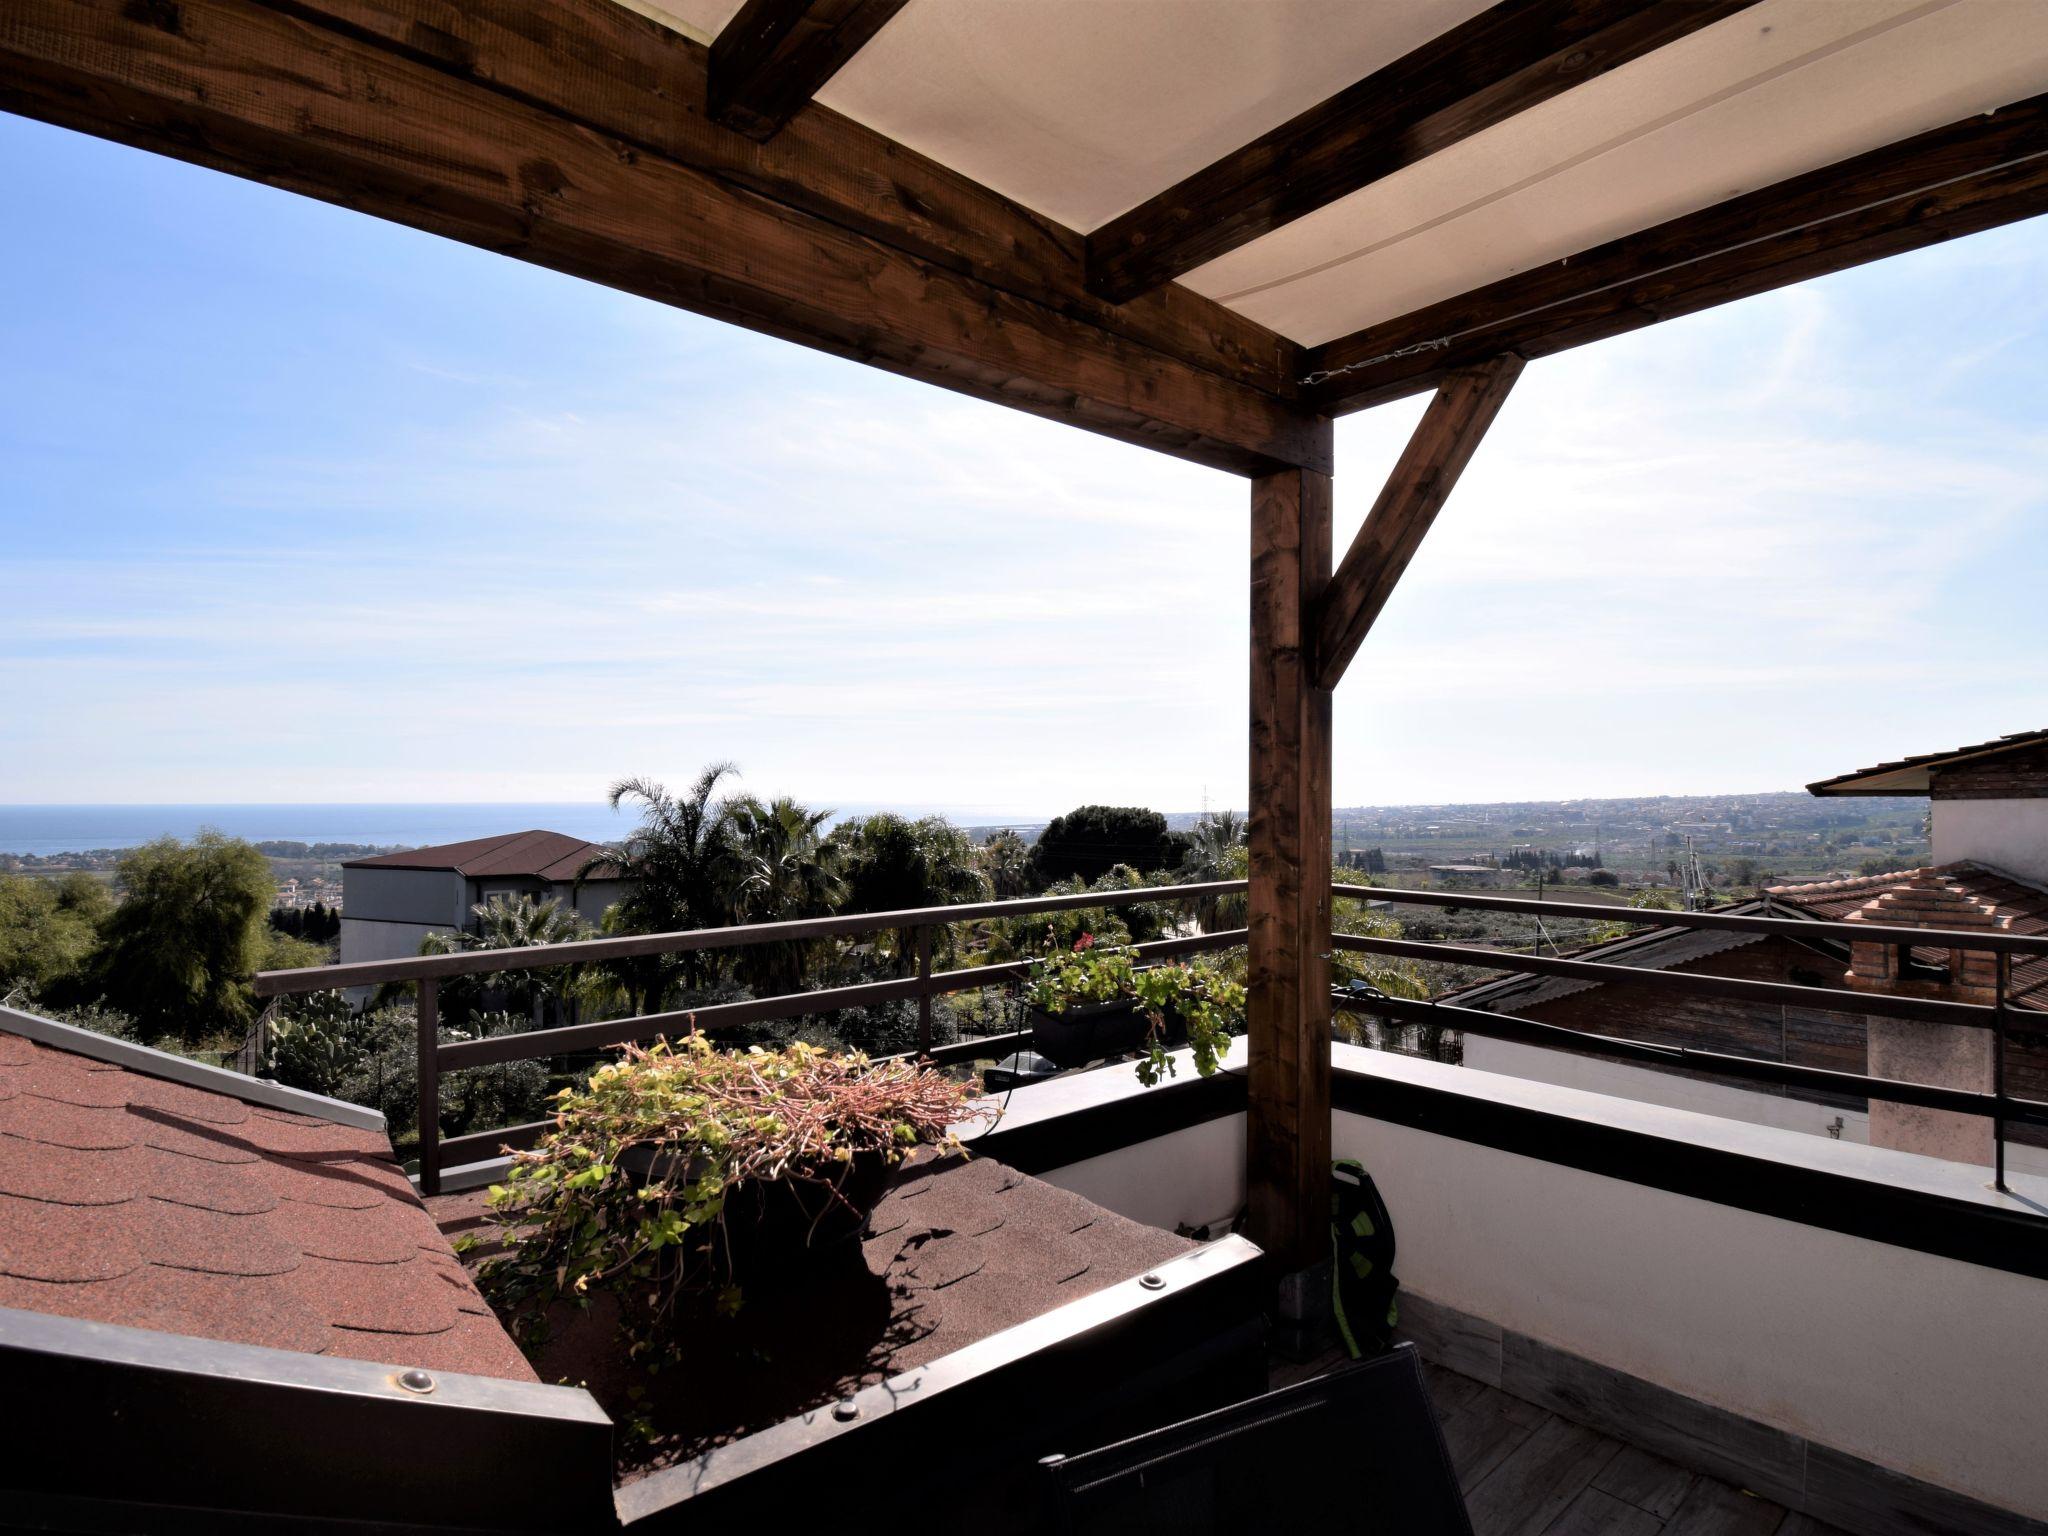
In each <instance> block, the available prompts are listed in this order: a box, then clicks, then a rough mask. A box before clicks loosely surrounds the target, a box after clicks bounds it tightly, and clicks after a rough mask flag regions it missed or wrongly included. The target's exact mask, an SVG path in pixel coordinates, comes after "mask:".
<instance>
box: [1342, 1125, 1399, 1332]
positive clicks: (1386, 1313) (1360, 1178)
mask: <svg viewBox="0 0 2048 1536" xmlns="http://www.w3.org/2000/svg"><path fill="white" fill-rule="evenodd" d="M1400 1288H1401V1282H1400V1281H1398V1280H1396V1279H1395V1278H1394V1218H1393V1217H1392V1216H1390V1215H1388V1214H1387V1202H1386V1201H1384V1200H1382V1199H1381V1198H1380V1192H1379V1189H1378V1188H1377V1187H1376V1186H1375V1185H1374V1184H1373V1181H1372V1175H1371V1174H1369V1173H1367V1172H1366V1171H1365V1165H1364V1164H1363V1163H1360V1162H1355V1161H1353V1160H1351V1159H1349V1158H1345V1159H1341V1160H1339V1161H1337V1162H1335V1163H1332V1164H1331V1165H1330V1306H1331V1310H1332V1311H1333V1312H1334V1313H1335V1314H1336V1318H1337V1332H1338V1333H1339V1334H1341V1335H1342V1336H1343V1339H1344V1347H1345V1348H1346V1349H1348V1350H1350V1351H1351V1358H1352V1359H1354V1360H1360V1359H1363V1358H1364V1357H1365V1356H1367V1355H1381V1354H1385V1353H1386V1352H1387V1351H1388V1350H1389V1349H1391V1348H1392V1347H1393V1343H1394V1328H1395V1326H1396V1325H1397V1324H1398V1323H1399V1322H1400V1320H1401V1303H1400V1302H1399V1301H1398V1300H1396V1299H1395V1295H1394V1293H1395V1292H1396V1291H1398V1290H1400Z"/></svg>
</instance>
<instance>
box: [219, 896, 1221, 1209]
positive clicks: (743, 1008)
mask: <svg viewBox="0 0 2048 1536" xmlns="http://www.w3.org/2000/svg"><path fill="white" fill-rule="evenodd" d="M1247 888H1248V883H1247V882H1246V881H1243V880H1209V881H1200V882H1193V883H1190V884H1187V885H1160V886H1141V887H1138V888H1136V889H1132V890H1125V891H1080V892H1075V893H1073V894H1069V895H1059V896H1022V897H1016V898H1012V899H1009V900H1004V901H982V902H965V903H961V904H959V905H956V906H941V907H913V908H906V909H901V910H897V911H891V912H843V913H837V914H835V915H833V916H831V917H815V918H799V919H795V920H793V921H789V922H781V923H750V924H743V925H738V926H733V927H726V928H692V929H686V930H683V931H679V932H675V933H650V934H633V935H630V936H623V937H619V938H608V939H581V940H576V941H574V942H572V943H567V944H534V945H529V946H526V947H523V948H516V949H472V950H462V951H459V952H457V953H454V954H448V955H414V956H407V957H405V958H403V959H397V960H372V961H363V962H359V963H356V964H351V965H327V966H314V967H306V968H300V969H295V970H285V971H265V972H262V973H260V974H259V975H258V976H257V977H256V978H255V982H254V986H255V991H256V995H257V996H259V997H267V998H278V997H289V996H293V995H296V994H303V993H307V992H331V991H337V990H340V989H342V988H347V987H364V986H390V985H403V984H407V983H410V984H411V985H413V986H414V987H415V988H416V989H417V999H418V1011H419V1025H418V1028H419V1164H420V1189H421V1191H422V1192H423V1193H425V1194H429V1195H434V1194H439V1193H440V1191H441V1178H442V1175H443V1173H445V1172H446V1171H447V1170H448V1169H449V1168H453V1167H460V1166H462V1165H463V1162H464V1161H467V1160H476V1161H481V1160H483V1159H485V1158H488V1157H489V1156H490V1155H492V1154H493V1153H494V1152H496V1151H497V1149H499V1148H500V1147H520V1146H531V1145H532V1144H533V1143H534V1142H535V1141H537V1140H538V1139H539V1138H540V1136H541V1135H542V1134H543V1133H544V1132H545V1131H546V1130H547V1128H548V1126H549V1125H550V1124H551V1123H552V1122H550V1121H544V1120H543V1121H533V1122H529V1123H527V1124H525V1125H515V1126H506V1127H503V1128H501V1129H499V1130H493V1131H477V1132H471V1133H467V1134H464V1135H461V1136H452V1137H448V1138H445V1139H444V1138H443V1137H442V1136H441V1129H440V1107H441V1074H442V1073H443V1072H444V1071H453V1070H456V1069H458V1068H462V1067H480V1066H488V1065H494V1064H498V1063H503V1062H510V1061H534V1060H539V1059H543V1058H547V1057H556V1056H567V1055H571V1054H574V1053H576V1052H581V1051H589V1050H599V1049H603V1048H605V1047H608V1046H618V1045H628V1044H634V1043H638V1042H641V1041H645V1040H651V1039H653V1038H655V1037H656V1036H658V1035H664V1034H670V1033H676V1032H680V1031H685V1030H690V1029H698V1030H702V1031H704V1032H705V1033H706V1034H717V1033H719V1032H721V1031H724V1030H731V1029H735V1028H738V1027H740V1026H742V1025H746V1024H757V1023H766V1022H769V1021H772V1020H776V1019H788V1018H799V1017H803V1016H805V1015H809V1014H818V1013H831V1012H834V1011H836V1010H838V1009H841V1008H861V1007H868V1006H871V1005H873V1004H876V1003H884V1002H896V1001H903V1000H908V999H915V1000H916V1001H917V1003H918V1046H917V1049H916V1050H915V1051H908V1052H904V1053H902V1054H903V1055H905V1056H916V1057H919V1058H924V1059H929V1060H931V1061H933V1062H934V1063H936V1064H939V1065H946V1064H949V1063H953V1062H958V1061H971V1060H974V1059H977V1058H979V1057H982V1056H988V1055H996V1056H1003V1055H1008V1054H1010V1053H1011V1052H1013V1051H1016V1050H1020V1049H1022V1048H1023V1047H1025V1046H1027V1045H1029V1044H1030V1043H1031V1034H1030V1032H1029V1031H1028V1030H1023V1031H1010V1032H1007V1033H1004V1034H1000V1035H990V1036H983V1037H980V1038H976V1039H970V1040H961V1041H957V1042H953V1043H949V1044H945V1045H939V1044H935V1043H934V1042H933V1039H932V1001H933V999H935V998H938V997H943V996H946V995H948V994H951V993H956V992H967V991H973V990H977V989H979V988H982V987H988V986H995V985H999V984H1001V983H1004V982H1009V981H1016V980H1019V979H1021V978H1022V977H1023V976H1024V975H1025V974H1026V972H1027V970H1028V968H1029V962H1028V961H1014V962H999V963H997V964H994V965H986V966H970V967H966V968H963V969H960V970H952V971H934V970H933V969H932V943H931V936H932V931H933V930H934V929H937V928H951V927H954V926H956V925H959V924H962V923H974V922H984V921H989V920H992V919H1001V918H1017V917H1033V916H1037V915H1039V914H1041V913H1053V912H1091V911H1095V910H1097V909H1102V908H1113V907H1130V906H1144V905H1152V904H1168V903H1171V904H1175V905H1179V904H1183V903H1188V902H1193V901H1199V900H1202V899H1205V898H1208V897H1213V896H1231V895H1237V894H1240V893H1242V892H1244V891H1245V890H1246V889H1247ZM883 932H898V933H902V932H911V933H914V934H915V935H916V940H917V969H916V972H915V973H914V974H912V975H908V976H900V977H891V978H888V979H886V980H882V981H868V982H860V983H856V984H854V985H851V986H843V987H823V988H818V989H815V990H812V991H805V992H786V993H781V994H778V995H776V996H772V997H758V998H745V999H742V1000H740V1001H736V1002H730V1003H713V1004H707V1005H706V1006H704V1007H701V1008H681V1009H673V1010H668V1011H664V1012H659V1013H649V1014H638V1015H635V1016H633V1017H631V1018H624V1019H601V1020H597V1021H595V1022H592V1023H588V1024H569V1025H562V1026H558V1027H556V1028H552V1029H536V1030H527V1031H523V1032H520V1033H517V1034H508V1035H490V1036H486V1037H485V1038H483V1039H480V1040H452V1041H446V1042H443V1041H442V1040H441V1038H440V1033H441V1031H440V987H441V983H442V982H444V981H449V980H453V979H456V978H458V977H467V976H488V975H492V974H497V973H503V972H510V971H517V972H528V971H546V970H558V969H561V968H562V967H565V966H584V965H595V964H601V963H603V962H606V961H612V960H636V959H646V958H651V957H654V956H660V955H676V954H688V953H697V952H702V951H706V950H718V949H745V948H749V947H752V946H755V945H760V944H787V943H793V942H794V943H802V942H808V941H812V940H817V939H827V938H839V937H845V936H849V935H858V934H866V933H883ZM1244 942H1245V930H1244V929H1242V928H1236V929H1227V930H1223V931H1219V932H1215V933H1197V934H1186V935H1180V936H1177V937H1174V938H1170V939H1154V940H1149V941H1147V942H1146V943H1143V944H1139V945H1137V946H1135V948H1136V949H1137V951H1138V954H1139V955H1140V957H1141V958H1144V959H1148V960H1155V961H1156V960H1166V959H1171V958H1173V957H1175V956H1179V955H1189V954H1200V953H1205V952H1208V951H1213V950H1220V949H1230V948H1234V947H1236V946H1238V945H1241V944H1243V943H1244Z"/></svg>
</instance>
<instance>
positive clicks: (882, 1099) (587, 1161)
mask: <svg viewBox="0 0 2048 1536" xmlns="http://www.w3.org/2000/svg"><path fill="white" fill-rule="evenodd" d="M970 1093H971V1089H970V1088H969V1086H968V1085H965V1084H961V1083H956V1082H954V1081H953V1080H951V1079H950V1078H947V1077H945V1076H943V1075H942V1074H941V1073H939V1072H937V1071H935V1070H933V1069H932V1068H931V1067H929V1066H924V1065H920V1064H918V1063H915V1062H911V1061H903V1060H892V1061H882V1062H872V1061H870V1060H869V1059H868V1058H867V1057H866V1056H863V1055H860V1054H858V1053H837V1052H831V1051H825V1050H822V1049H819V1048H818V1047H816V1046H811V1045H806V1044H802V1043H797V1044H793V1045H790V1046H787V1047H785V1048H783V1049H781V1050H764V1049H762V1048H760V1047H755V1048H753V1049H750V1050H746V1051H726V1050H719V1049H718V1048H716V1047H715V1046H713V1045H712V1044H711V1042H710V1041H708V1040H706V1039H705V1038H704V1037H703V1036H702V1035H700V1034H696V1033H694V1032H693V1033H691V1034H689V1035H687V1036H685V1037H684V1038H683V1039H681V1040H679V1041H677V1042H675V1043H674V1044H670V1043H669V1042H668V1041H665V1040H657V1041H656V1042H655V1043H654V1044H653V1045H651V1046H649V1047H646V1048H645V1049H642V1048H638V1047H628V1048H627V1050H626V1053H625V1055H624V1057H623V1058H622V1059H621V1060H619V1061H617V1062H614V1063H611V1064H609V1065H607V1066H603V1067H600V1068H598V1070H597V1071H596V1072H594V1073H592V1074H591V1076H590V1079H589V1081H588V1082H587V1083H586V1084H585V1085H584V1086H583V1087H581V1088H568V1089H564V1090H563V1091H562V1092H561V1093H560V1094H558V1095H557V1096H556V1109H555V1123H554V1128H553V1130H551V1131H550V1132H549V1133H548V1134H547V1135H546V1137H544V1138H543V1139H542V1141H541V1142H540V1144H539V1145H538V1146H537V1147H535V1148H534V1149H533V1150H531V1151H526V1152H516V1153H514V1154H513V1158H512V1166H511V1169H510V1171H509V1172H508V1173H507V1175H506V1178H505V1182H504V1183H503V1184H501V1185H497V1186H494V1187H493V1188H492V1190H491V1192H490V1204H491V1207H492V1210H493V1212H494V1214H495V1217H496V1222H497V1228H498V1237H499V1239H500V1242H501V1244H502V1252H501V1253H499V1254H498V1255H497V1256H494V1257H493V1258H491V1259H490V1260H488V1261H487V1262H486V1263H485V1264H484V1265H483V1266H482V1268H481V1270H480V1274H479V1278H480V1280H482V1282H483V1283H484V1285H485V1287H486V1288H487V1290H489V1291H490V1292H491V1293H492V1295H493V1297H494V1299H495V1300H498V1301H499V1302H501V1303H502V1304H503V1306H504V1310H506V1311H507V1312H508V1313H509V1314H510V1315H511V1316H512V1317H513V1319H514V1328H515V1332H517V1333H518V1334H519V1336H520V1337H521V1338H522V1339H524V1340H526V1341H528V1342H538V1341H539V1339H541V1338H542V1337H544V1336H545V1332H546V1322H545V1313H546V1311H547V1309H548V1308H549V1307H550V1306H551V1305H553V1304H554V1303H556V1302H558V1301H564V1300H566V1301H572V1302H575V1303H578V1304H584V1303H587V1302H588V1301H589V1300H590V1299H591V1297H592V1294H593V1292H608V1293H610V1294H611V1295H612V1296H613V1297H614V1299H615V1300H616V1301H617V1302H618V1305H619V1308H620V1313H621V1318H620V1321H621V1325H622V1327H624V1328H625V1330H626V1332H627V1333H628V1334H629V1335H630V1336H631V1337H632V1338H633V1341H634V1342H633V1345H632V1348H633V1352H634V1353H636V1354H638V1353H642V1352H644V1351H648V1350H661V1349H663V1348H664V1346H665V1345H666V1344H667V1343H668V1342H669V1341H670V1340H671V1339H672V1337H673V1334H672V1332H671V1329H670V1325H671V1324H672V1322H673V1321H674V1314H675V1313H676V1311H677V1309H678V1308H679V1307H682V1306H684V1305H686V1304H688V1303H690V1302H691V1301H693V1300H709V1301H712V1302H715V1303H716V1304H717V1305H718V1306H719V1307H721V1308H723V1309H725V1310H731V1309H732V1308H735V1307H737V1306H738V1305H739V1303H740V1300H741V1295H742V1286H743V1285H752V1284H756V1283H767V1282H770V1281H772V1280H775V1279H786V1278H788V1277H791V1276H795V1275H800V1274H801V1273H802V1272H803V1271H804V1268H805V1266H806V1263H807V1261H808V1260H809V1259H810V1258H811V1257H813V1256H814V1255H816V1254H818V1253H820V1252H823V1251H825V1250H827V1249H829V1248H832V1247H834V1246H836V1245H840V1244H844V1243H846V1242H848V1240H850V1239H851V1238H853V1237H855V1236H857V1235H858V1234H859V1233H860V1231H861V1230H862V1227H863V1226H864V1224H865V1222H866V1219H867V1217H868V1214H869V1213H870V1212H871V1211H872V1210H873V1208H874V1205H875V1202H876V1201H878V1200H879V1199H880V1198H881V1196H882V1194H883V1192H884V1190H885V1189H886V1187H887V1184H888V1180H889V1176H890V1174H891V1172H892V1171H893V1170H894V1169H895V1168H896V1167H898V1166H899V1165H900V1164H901V1163H902V1162H903V1161H904V1159H905V1158H907V1157H909V1156H910V1155H911V1154H913V1153H915V1152H917V1151H918V1150H919V1149H920V1148H936V1149H938V1150H939V1151H940V1152H941V1153H942V1154H943V1153H946V1152H952V1151H958V1150H959V1142H958V1140H957V1139H956V1137H955V1135H954V1127H955V1126H957V1125H959V1124H961V1123H962V1122H963V1121H965V1120H967V1119H971V1118H972V1113H973V1112H972V1110H971V1109H970V1107H969V1098H970Z"/></svg>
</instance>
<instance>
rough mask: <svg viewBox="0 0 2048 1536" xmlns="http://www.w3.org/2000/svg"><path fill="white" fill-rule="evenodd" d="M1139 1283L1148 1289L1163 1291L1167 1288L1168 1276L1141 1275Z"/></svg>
mask: <svg viewBox="0 0 2048 1536" xmlns="http://www.w3.org/2000/svg"><path fill="white" fill-rule="evenodd" d="M1138 1284H1140V1285H1142V1286H1143V1287H1145V1289H1146V1290H1148V1291H1163V1290H1165V1289H1166V1277H1165V1276H1164V1275H1140V1276H1139V1277H1138Z"/></svg>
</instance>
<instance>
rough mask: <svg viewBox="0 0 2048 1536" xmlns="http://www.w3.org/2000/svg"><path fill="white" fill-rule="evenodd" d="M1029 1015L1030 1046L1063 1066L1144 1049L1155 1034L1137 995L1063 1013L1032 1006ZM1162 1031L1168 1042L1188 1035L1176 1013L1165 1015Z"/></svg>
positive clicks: (1179, 1041)
mask: <svg viewBox="0 0 2048 1536" xmlns="http://www.w3.org/2000/svg"><path fill="white" fill-rule="evenodd" d="M1030 1019H1031V1048H1032V1049H1033V1050H1034V1051H1036V1052H1038V1054H1039V1055H1041V1056H1043V1057H1045V1059H1046V1060H1048V1061H1050V1062H1052V1063H1053V1064H1054V1065H1056V1066H1060V1067H1085V1066H1087V1065H1088V1063H1089V1062H1091V1061H1102V1060H1105V1059H1106V1058H1108V1057H1111V1056H1129V1055H1131V1054H1132V1053H1133V1052H1136V1051H1142V1050H1144V1049H1145V1046H1146V1044H1147V1043H1148V1042H1149V1041H1150V1040H1151V1038H1152V1020H1151V1018H1150V1017H1149V1016H1148V1015H1147V1014H1145V1013H1144V1011H1143V1010H1141V1009H1140V1008H1139V1007H1138V1001H1137V999H1136V998H1114V999H1112V1000H1111V1001H1109V1002H1106V1003H1083V1004H1081V1006H1079V1007H1078V1008H1069V1009H1068V1010H1067V1011H1066V1012H1064V1013H1046V1012H1044V1011H1043V1010H1042V1009H1038V1008H1033V1009H1031V1010H1030ZM1163 1032H1164V1035H1165V1041H1166V1044H1168V1045H1178V1044H1182V1043H1184V1042H1185V1041H1186V1039H1187V1026H1186V1024H1185V1023H1184V1022H1183V1021H1182V1020H1181V1019H1180V1018H1179V1017H1178V1016H1177V1015H1174V1014H1168V1015H1167V1016H1166V1020H1165V1024H1164V1027H1163Z"/></svg>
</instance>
